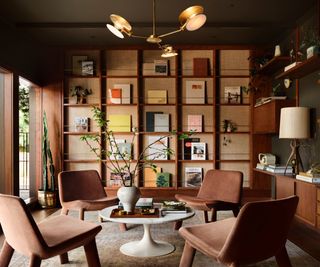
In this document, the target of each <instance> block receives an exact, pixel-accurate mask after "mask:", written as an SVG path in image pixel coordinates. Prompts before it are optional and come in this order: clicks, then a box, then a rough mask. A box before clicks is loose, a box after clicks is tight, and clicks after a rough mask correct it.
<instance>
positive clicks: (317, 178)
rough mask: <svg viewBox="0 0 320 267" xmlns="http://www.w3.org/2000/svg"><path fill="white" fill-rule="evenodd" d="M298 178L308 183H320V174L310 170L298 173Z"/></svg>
mask: <svg viewBox="0 0 320 267" xmlns="http://www.w3.org/2000/svg"><path fill="white" fill-rule="evenodd" d="M296 179H297V180H301V181H305V182H308V183H315V184H316V183H320V174H315V173H309V172H299V174H297V175H296Z"/></svg>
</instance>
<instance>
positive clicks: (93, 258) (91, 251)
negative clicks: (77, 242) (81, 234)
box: [84, 239, 101, 267]
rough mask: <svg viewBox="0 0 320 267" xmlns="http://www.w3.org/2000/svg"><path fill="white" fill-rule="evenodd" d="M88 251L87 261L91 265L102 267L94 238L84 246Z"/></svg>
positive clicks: (90, 266) (92, 266)
mask: <svg viewBox="0 0 320 267" xmlns="http://www.w3.org/2000/svg"><path fill="white" fill-rule="evenodd" d="M84 250H85V252H86V257H87V262H88V266H89V267H101V264H100V259H99V254H98V250H97V245H96V240H95V239H93V240H92V241H91V242H89V243H88V244H86V245H85V246H84Z"/></svg>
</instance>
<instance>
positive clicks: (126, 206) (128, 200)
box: [117, 186, 140, 213]
mask: <svg viewBox="0 0 320 267" xmlns="http://www.w3.org/2000/svg"><path fill="white" fill-rule="evenodd" d="M117 196H118V198H119V200H120V202H121V203H122V205H123V210H124V211H126V212H128V213H133V212H134V208H135V206H136V203H137V201H138V199H139V197H140V190H139V188H137V187H136V186H122V187H120V188H119V189H118V192H117Z"/></svg>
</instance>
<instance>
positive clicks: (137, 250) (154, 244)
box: [100, 206, 195, 257]
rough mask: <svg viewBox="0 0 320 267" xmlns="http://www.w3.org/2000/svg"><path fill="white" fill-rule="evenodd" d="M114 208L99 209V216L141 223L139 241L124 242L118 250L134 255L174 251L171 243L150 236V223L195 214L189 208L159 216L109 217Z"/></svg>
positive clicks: (163, 253)
mask: <svg viewBox="0 0 320 267" xmlns="http://www.w3.org/2000/svg"><path fill="white" fill-rule="evenodd" d="M116 208H118V207H117V206H112V207H109V208H105V209H103V210H101V211H100V216H101V217H102V218H103V219H105V220H107V221H112V222H117V223H130V224H143V228H144V234H143V238H142V239H141V240H139V241H132V242H129V243H126V244H124V245H122V246H121V247H120V251H121V252H122V253H123V254H125V255H128V256H134V257H154V256H162V255H166V254H169V253H171V252H172V251H174V250H175V247H174V246H173V245H172V244H170V243H168V242H165V241H156V240H154V239H153V238H152V236H151V232H150V227H151V225H152V224H160V223H166V222H174V221H180V220H185V219H188V218H191V217H192V216H194V214H195V213H194V211H192V210H190V211H189V212H187V213H178V214H166V215H165V216H163V217H159V218H110V214H111V211H112V210H113V209H116Z"/></svg>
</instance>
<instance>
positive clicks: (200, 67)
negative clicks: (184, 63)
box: [193, 58, 209, 76]
mask: <svg viewBox="0 0 320 267" xmlns="http://www.w3.org/2000/svg"><path fill="white" fill-rule="evenodd" d="M193 75H194V76H207V75H209V58H194V59H193Z"/></svg>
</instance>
